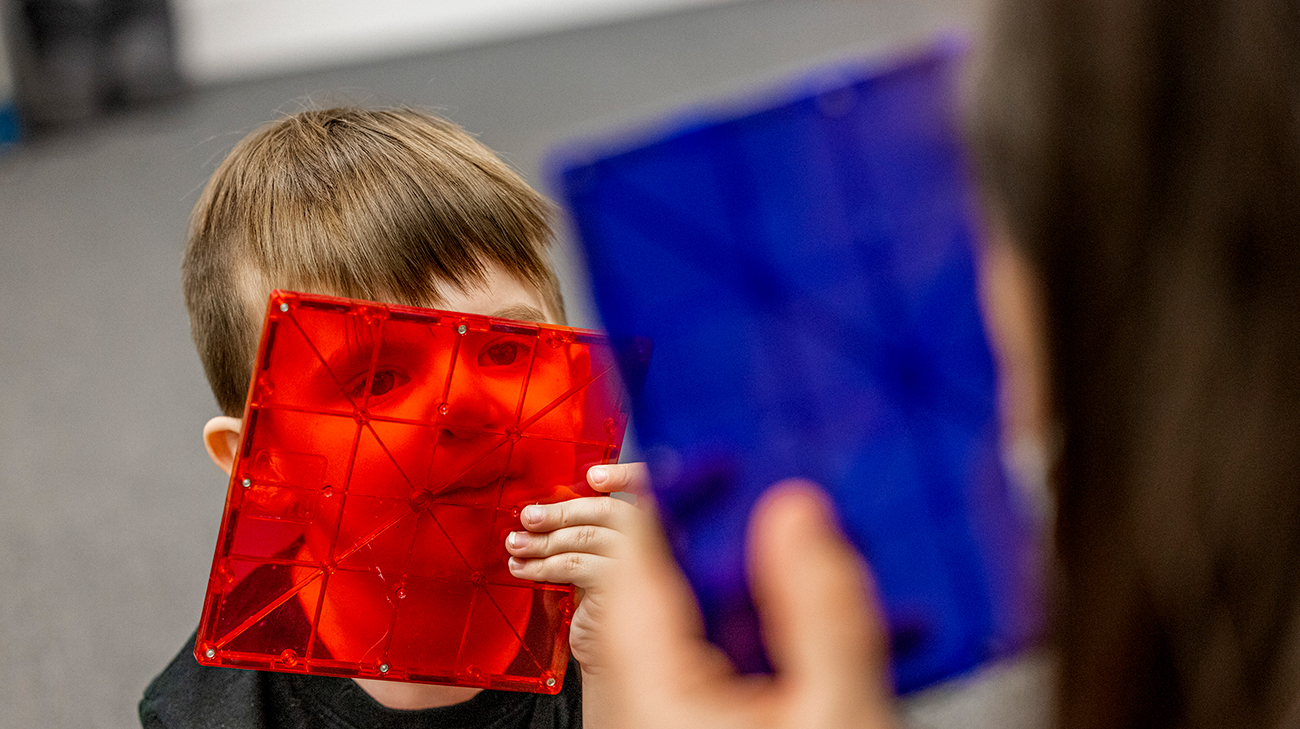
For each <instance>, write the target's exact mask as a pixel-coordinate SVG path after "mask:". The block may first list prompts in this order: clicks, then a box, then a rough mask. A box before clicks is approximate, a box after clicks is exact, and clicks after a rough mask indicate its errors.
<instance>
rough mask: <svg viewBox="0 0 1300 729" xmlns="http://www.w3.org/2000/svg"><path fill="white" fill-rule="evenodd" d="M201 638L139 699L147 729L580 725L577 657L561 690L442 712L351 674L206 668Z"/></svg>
mask: <svg viewBox="0 0 1300 729" xmlns="http://www.w3.org/2000/svg"><path fill="white" fill-rule="evenodd" d="M193 647H194V639H193V638H191V639H190V641H189V643H188V644H186V647H185V648H183V649H181V652H180V654H179V655H177V656H176V658H174V659H173V660H172V662H171V664H170V665H169V666H167V668H166V669H164V670H163V672H162V673H161V674H160V675H159V676H158V677H157V678H155V679H154V680H153V683H151V684H150V685H149V688H148V689H146V690H145V693H144V698H143V699H141V701H140V723H141V724H142V725H143V726H144V727H145V729H155V728H160V727H166V728H167V729H217V728H218V727H220V728H221V729H272V728H273V727H274V728H277V729H279V728H284V729H299V728H300V727H302V728H305V727H332V728H333V727H337V728H338V729H345V728H346V729H370V728H371V727H374V728H376V729H379V728H383V729H415V728H416V727H421V728H423V727H431V728H432V727H436V728H438V729H444V728H445V729H453V728H455V729H460V728H461V727H464V728H465V729H471V728H473V729H579V728H580V727H581V726H582V700H581V695H582V689H581V679H580V672H579V670H578V666H577V664H576V663H574V662H573V661H572V660H570V662H569V669H568V671H567V672H566V675H565V679H564V689H563V690H562V691H561V692H560V693H558V694H556V695H554V696H548V695H545V694H529V693H520V692H515V691H490V690H488V691H482V692H480V693H479V694H478V695H477V696H475V697H474V698H472V699H470V700H469V701H466V702H464V703H460V704H455V705H453V706H447V707H442V708H437V709H422V710H418V711H405V710H400V709H389V708H387V707H385V706H383V705H381V704H379V703H378V702H377V701H375V700H374V699H372V698H371V697H370V695H369V694H367V693H366V692H365V691H364V690H362V688H361V687H360V686H358V685H357V684H356V683H355V682H353V681H352V680H351V679H347V678H335V677H332V676H307V675H303V674H296V673H272V672H269V671H250V670H245V669H237V668H213V667H210V666H200V665H199V663H198V661H196V660H194V654H193Z"/></svg>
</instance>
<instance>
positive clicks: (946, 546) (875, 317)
mask: <svg viewBox="0 0 1300 729" xmlns="http://www.w3.org/2000/svg"><path fill="white" fill-rule="evenodd" d="M960 56H961V53H960V51H959V50H958V49H957V48H956V45H955V44H948V45H940V46H938V47H936V48H935V49H934V50H932V51H931V52H929V53H926V54H924V55H923V56H921V57H912V58H910V59H908V60H906V61H905V62H902V63H898V64H895V65H891V66H888V67H886V68H885V70H883V71H882V70H881V68H882V67H881V66H879V65H873V66H840V67H837V68H833V69H828V70H824V71H821V72H818V73H816V74H814V75H812V76H809V77H806V78H803V79H800V80H798V81H796V82H794V83H792V84H790V85H789V86H787V87H786V88H785V89H783V90H781V91H779V92H777V93H769V94H766V95H764V96H762V97H761V98H758V99H754V100H750V101H748V102H746V103H744V104H739V105H733V106H730V107H726V108H719V107H715V108H711V109H704V110H692V111H690V112H687V113H685V114H682V115H679V116H677V117H675V118H674V119H671V120H669V121H668V122H666V123H660V124H658V125H656V126H654V127H653V130H652V131H648V132H647V131H644V129H643V130H642V131H641V132H639V133H632V134H625V135H624V136H622V137H618V138H615V139H614V140H613V141H610V140H609V139H605V140H600V141H586V142H580V143H577V144H573V145H570V146H569V147H567V148H566V149H564V150H562V151H561V152H559V153H558V154H556V155H554V159H553V162H554V164H553V167H554V169H555V170H556V173H555V177H556V178H557V180H558V186H559V188H560V190H561V195H560V196H561V197H562V198H563V199H564V200H565V201H566V202H567V204H568V207H569V209H570V212H571V214H572V217H573V220H574V223H575V228H576V230H577V232H578V235H579V237H580V239H581V242H582V244H583V245H584V247H585V249H586V254H587V260H588V262H589V264H590V269H591V279H592V282H593V285H594V288H595V293H596V299H597V302H598V304H599V307H600V311H601V315H602V317H603V319H604V321H605V324H606V325H607V327H608V329H609V331H610V334H611V335H612V336H613V337H614V338H615V339H616V340H618V339H629V338H632V337H648V338H650V339H651V340H652V341H653V343H654V356H653V358H652V360H651V363H650V368H649V371H648V372H647V374H646V379H645V382H644V386H643V387H642V388H641V389H640V391H639V393H638V395H637V396H636V399H635V401H634V413H635V416H634V420H635V422H636V428H637V434H638V437H639V439H640V440H641V443H642V447H643V448H644V450H645V452H646V453H647V457H648V459H649V461H650V466H651V473H652V477H653V479H654V487H655V490H656V493H657V498H658V501H659V504H660V506H661V508H662V513H663V518H664V521H665V526H666V529H667V531H668V535H669V538H670V541H671V543H672V546H673V549H674V550H675V552H676V556H677V558H678V559H679V561H680V562H681V563H682V566H683V568H684V569H685V571H686V573H687V576H688V577H689V578H690V580H691V583H692V585H693V586H694V588H695V590H696V593H697V595H698V596H699V598H700V601H701V604H702V606H703V609H704V612H705V616H706V622H707V629H708V635H709V637H710V639H712V640H713V641H714V642H716V643H718V644H719V645H721V646H722V647H723V648H724V649H725V650H726V651H727V653H728V654H729V655H730V656H731V658H732V659H733V661H735V663H736V664H737V666H739V667H740V668H741V669H742V670H746V671H761V670H764V668H765V667H766V665H767V664H766V660H765V657H764V655H763V651H762V648H761V643H760V640H759V638H758V626H757V622H756V618H755V614H754V611H753V606H752V605H751V603H750V602H749V598H748V588H747V586H746V583H745V577H744V569H743V565H744V560H743V536H744V534H745V528H746V523H747V519H748V515H749V511H750V509H751V507H752V505H753V504H754V502H755V500H756V499H757V497H758V496H759V495H760V494H761V493H762V492H763V491H764V490H765V489H766V488H767V487H768V486H770V485H771V484H773V483H774V482H776V481H778V480H780V479H783V478H787V477H791V476H804V477H808V478H811V479H813V480H815V481H817V482H819V483H821V484H823V485H825V487H826V488H827V489H828V490H829V491H830V493H831V495H832V497H833V499H834V501H835V503H836V505H837V507H838V508H839V510H840V513H841V515H842V517H843V519H844V520H845V526H846V528H847V530H848V532H849V533H850V536H851V538H852V539H853V541H854V543H855V544H856V545H857V546H858V547H859V548H860V549H861V550H862V551H863V553H864V554H865V555H866V556H867V558H868V560H869V561H870V563H871V566H872V568H873V570H874V571H875V574H876V578H877V580H878V581H879V585H880V589H881V591H882V593H883V596H884V601H885V603H886V612H887V615H888V618H889V621H890V627H891V631H892V637H893V648H894V677H895V680H896V686H897V687H898V689H899V690H900V691H904V692H906V691H910V690H914V689H917V688H920V687H923V686H926V685H929V684H931V683H934V682H935V681H938V680H941V679H943V678H946V677H949V676H951V675H953V674H956V673H959V672H962V671H964V670H967V669H969V668H971V667H973V666H976V665H978V664H980V663H982V662H984V661H986V660H989V659H991V658H994V657H998V656H1001V655H1005V654H1007V653H1009V652H1011V651H1014V650H1015V649H1017V648H1018V647H1021V646H1023V645H1024V644H1025V643H1026V642H1027V641H1028V640H1029V639H1031V638H1032V636H1033V634H1034V632H1035V630H1036V627H1037V625H1038V624H1039V622H1040V620H1039V609H1038V606H1037V602H1036V596H1037V595H1038V591H1037V590H1036V589H1034V587H1033V585H1034V575H1033V574H1032V565H1033V564H1035V560H1034V555H1033V554H1032V547H1033V544H1034V535H1033V530H1032V527H1031V522H1030V519H1029V518H1028V515H1027V510H1026V509H1024V508H1023V506H1022V505H1021V504H1020V503H1019V501H1018V494H1017V493H1015V492H1014V491H1013V490H1012V489H1011V488H1010V487H1009V485H1008V480H1007V478H1006V475H1005V474H1004V473H1003V470H1002V466H1001V460H1000V458H999V447H998V420H997V413H996V409H995V406H996V398H995V373H994V365H993V359H992V356H991V354H990V350H989V346H988V342H987V340H986V337H985V332H984V329H983V325H982V323H981V319H980V314H979V309H978V306H977V301H976V286H975V271H974V263H973V258H974V255H975V250H976V247H977V240H976V238H977V235H978V224H977V219H976V217H975V215H974V195H973V191H972V185H971V181H970V179H969V176H968V174H967V169H966V166H965V164H964V158H963V153H962V150H961V149H960V146H959V144H958V141H957V138H958V135H957V134H956V125H955V120H954V113H953V112H954V98H955V94H954V86H955V78H956V74H957V70H958V69H957V67H958V65H959V60H960Z"/></svg>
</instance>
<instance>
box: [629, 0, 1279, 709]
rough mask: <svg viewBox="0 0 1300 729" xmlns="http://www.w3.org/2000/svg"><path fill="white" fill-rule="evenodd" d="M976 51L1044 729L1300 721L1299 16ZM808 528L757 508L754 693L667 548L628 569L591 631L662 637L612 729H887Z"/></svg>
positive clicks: (1101, 33)
mask: <svg viewBox="0 0 1300 729" xmlns="http://www.w3.org/2000/svg"><path fill="white" fill-rule="evenodd" d="M986 50H987V53H986V54H985V55H984V57H983V58H982V65H983V67H982V70H981V72H980V73H979V74H978V78H979V81H978V84H977V87H976V93H975V99H976V101H975V103H974V108H973V109H972V113H971V116H970V120H971V121H970V131H971V133H970V139H971V141H972V146H973V149H974V151H975V156H976V160H977V167H978V171H979V173H980V175H981V177H982V181H983V183H982V184H983V186H984V191H985V199H986V202H987V207H988V219H989V221H990V236H989V238H990V242H989V244H988V250H987V251H986V253H987V255H986V256H985V265H984V273H985V275H986V276H987V277H988V278H989V280H992V281H1010V282H1013V286H1014V287H1015V290H1017V291H1020V292H1024V295H1025V296H1028V297H1031V298H1034V299H1037V300H1040V301H1041V304H1042V309H1041V311H1040V312H1038V313H1039V314H1040V318H1041V331H1040V332H1038V333H1037V336H1038V341H1039V342H1040V343H1041V352H1042V353H1043V361H1044V363H1045V370H1046V371H1045V372H1043V373H1039V375H1038V376H1039V377H1041V378H1042V379H1043V381H1045V382H1047V383H1048V384H1047V386H1046V388H1045V389H1046V391H1047V403H1046V405H1047V407H1046V411H1047V412H1049V413H1051V416H1052V418H1053V420H1054V421H1055V423H1056V424H1057V426H1058V428H1057V429H1058V430H1059V432H1060V434H1061V438H1060V449H1059V457H1058V460H1057V463H1056V467H1055V469H1054V473H1053V486H1054V490H1055V495H1056V503H1057V512H1056V525H1055V527H1056V528H1055V548H1056V558H1057V568H1056V569H1057V574H1056V575H1055V576H1054V580H1053V582H1054V584H1055V585H1056V586H1057V592H1056V595H1055V608H1054V611H1053V616H1052V624H1053V633H1054V636H1053V637H1054V641H1053V642H1054V646H1055V650H1056V651H1057V653H1058V655H1059V665H1060V670H1059V680H1058V685H1059V696H1058V698H1057V712H1056V713H1057V718H1058V722H1057V723H1058V724H1059V726H1061V727H1062V728H1063V729H1091V728H1093V727H1098V728H1100V727H1106V728H1108V729H1113V728H1116V727H1121V728H1122V727H1189V728H1191V727H1216V728H1224V727H1288V726H1298V725H1300V690H1297V688H1296V687H1297V685H1300V578H1297V576H1296V574H1295V570H1294V566H1295V565H1296V564H1300V529H1298V528H1297V525H1300V378H1297V376H1296V373H1297V372H1300V205H1298V204H1297V201H1300V4H1297V3H1296V2H1294V1H1288V0H1219V1H1217V2H1205V3H1175V2H1157V1H1155V0H1087V1H1085V0H1053V1H1051V2H1049V1H1048V0H1006V2H1004V3H1003V4H1002V6H1001V7H1000V9H999V12H998V15H997V16H996V22H995V24H994V34H993V36H992V38H991V42H990V45H989V47H988V48H987V49H986ZM990 314H991V315H992V316H993V317H994V319H996V317H997V315H998V312H997V311H991V312H990ZM1031 319H1032V318H1031ZM998 328H999V324H998V322H996V321H994V322H992V323H991V329H993V330H994V332H995V334H996V331H997V330H998ZM995 339H996V336H995ZM822 504H824V502H822V501H821V500H820V498H819V497H818V496H817V492H816V491H815V490H811V489H810V488H809V487H808V486H806V485H803V486H796V487H794V488H791V487H788V486H786V487H782V488H781V489H780V490H778V491H777V493H775V494H774V495H772V496H771V497H770V498H769V499H768V500H766V501H765V502H764V503H763V504H761V505H760V507H759V509H758V511H757V512H756V516H755V520H754V524H753V529H752V533H751V557H752V566H753V578H754V579H753V584H754V587H755V598H756V602H757V603H758V605H759V607H760V612H761V613H762V615H763V617H764V620H765V626H766V628H767V633H766V635H767V640H768V645H769V650H770V651H771V653H772V657H773V662H774V664H775V666H776V668H777V673H776V675H775V676H774V677H773V678H772V679H769V680H761V681H756V680H753V679H741V678H739V677H737V676H735V675H734V674H733V673H732V672H731V671H730V669H728V668H727V667H726V666H725V664H724V663H721V662H720V661H719V660H718V658H717V655H716V653H714V652H713V651H712V650H711V649H710V648H709V647H708V646H707V644H706V643H704V642H703V640H702V639H701V638H700V637H699V636H700V632H699V630H698V618H697V617H696V616H695V615H694V614H693V612H692V609H691V606H690V599H689V592H688V591H687V590H686V589H685V588H684V586H683V584H682V581H681V578H680V574H679V573H678V572H677V571H676V569H675V567H674V566H673V565H672V563H671V561H670V559H669V558H668V557H667V556H666V552H664V551H663V550H662V549H660V550H659V551H658V552H655V551H653V550H649V551H646V556H644V557H638V559H637V560H636V561H635V562H634V563H633V564H631V565H630V566H629V568H628V569H626V570H623V574H622V576H623V577H624V578H626V579H629V580H635V581H636V583H637V586H636V588H635V592H633V591H632V587H631V586H629V587H628V589H627V590H626V591H622V592H621V593H620V594H623V596H624V597H623V598H622V600H621V601H619V602H615V603H614V604H612V605H607V608H609V613H610V614H611V615H613V616H614V617H615V619H616V620H618V621H623V622H624V623H625V624H629V625H633V626H637V629H647V630H648V629H653V630H656V631H657V633H656V634H657V635H658V636H659V640H657V641H655V642H654V643H653V644H649V645H647V644H644V643H633V642H631V641H623V642H622V643H615V644H612V645H611V646H610V647H609V649H610V650H611V652H612V653H614V654H615V655H614V658H613V659H611V661H610V662H609V665H611V666H617V667H619V669H618V671H616V672H621V673H620V678H621V680H622V681H623V683H624V686H625V690H624V691H622V692H621V693H615V694H614V695H615V696H618V697H621V701H622V703H620V704H618V705H617V706H616V707H613V709H612V710H611V715H612V716H615V717H617V719H616V721H614V722H613V724H612V725H613V726H620V727H650V726H655V727H665V726H667V727H688V726H710V727H729V726H746V727H752V726H764V727H804V728H808V727H827V728H829V727H884V726H888V725H890V723H891V722H892V718H891V716H890V714H889V705H890V699H889V694H888V688H887V687H888V674H887V671H886V670H885V667H886V661H885V659H884V652H885V648H884V640H883V638H882V628H881V626H880V623H879V618H878V613H876V612H875V611H874V610H873V609H872V604H873V603H872V600H871V599H870V597H869V595H868V594H867V592H866V588H865V585H866V584H867V582H866V581H864V579H863V578H862V577H861V571H860V569H859V566H858V563H857V561H856V559H855V557H854V555H853V553H852V550H850V549H849V548H848V547H847V545H846V543H845V542H844V540H843V538H842V537H840V536H839V535H838V534H837V533H836V530H835V528H834V526H833V519H832V517H831V516H830V514H829V511H828V510H827V509H826V508H825V506H824V505H822ZM656 538H657V537H656V536H655V535H654V534H643V535H641V537H640V539H641V540H642V541H643V543H644V544H645V545H646V546H647V549H648V548H649V547H651V546H653V544H654V540H655V539H656ZM643 551H645V550H643Z"/></svg>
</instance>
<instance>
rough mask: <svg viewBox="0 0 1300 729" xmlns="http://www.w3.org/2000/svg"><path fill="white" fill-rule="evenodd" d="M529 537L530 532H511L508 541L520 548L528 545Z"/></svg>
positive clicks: (514, 546) (512, 545)
mask: <svg viewBox="0 0 1300 729" xmlns="http://www.w3.org/2000/svg"><path fill="white" fill-rule="evenodd" d="M529 538H530V535H529V534H528V532H510V538H509V539H508V540H507V541H509V542H510V546H511V547H513V548H515V549H518V548H520V547H526V546H528V540H529Z"/></svg>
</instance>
